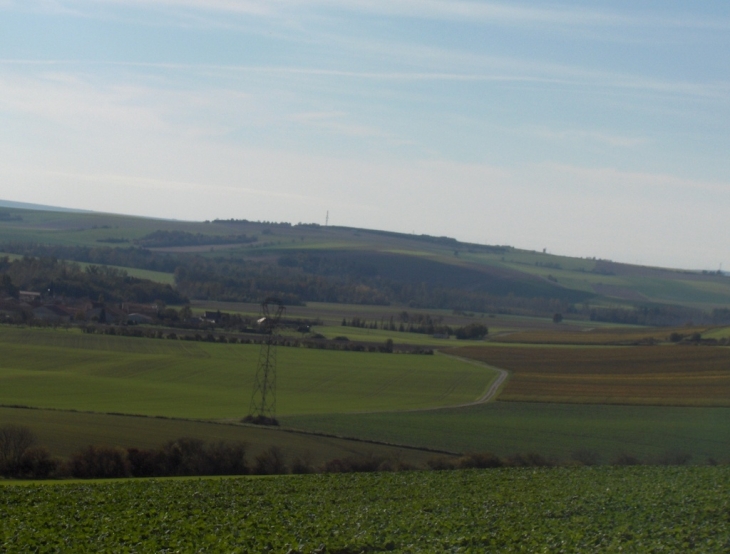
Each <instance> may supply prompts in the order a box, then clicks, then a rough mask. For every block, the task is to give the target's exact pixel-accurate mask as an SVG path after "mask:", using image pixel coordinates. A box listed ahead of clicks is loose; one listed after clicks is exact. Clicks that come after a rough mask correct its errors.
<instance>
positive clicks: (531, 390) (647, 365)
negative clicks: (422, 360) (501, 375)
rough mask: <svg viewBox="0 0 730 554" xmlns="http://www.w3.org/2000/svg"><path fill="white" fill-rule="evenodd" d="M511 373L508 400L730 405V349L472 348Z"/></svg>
mask: <svg viewBox="0 0 730 554" xmlns="http://www.w3.org/2000/svg"><path fill="white" fill-rule="evenodd" d="M448 352H451V353H454V354H457V355H459V356H464V357H468V358H472V359H474V360H479V361H481V362H484V363H487V364H490V365H493V366H496V367H500V368H503V369H507V370H509V371H510V372H511V373H512V375H511V377H510V379H509V381H508V382H507V386H506V387H505V388H504V390H503V392H502V394H501V395H500V397H499V398H500V400H503V401H507V400H510V401H527V402H577V403H594V404H645V405H665V406H730V349H728V348H721V347H698V346H687V345H681V346H679V345H677V346H636V347H596V348H571V347H564V348H562V347H532V348H525V347H499V348H496V347H495V348H484V347H467V348H459V349H453V350H449V351H448Z"/></svg>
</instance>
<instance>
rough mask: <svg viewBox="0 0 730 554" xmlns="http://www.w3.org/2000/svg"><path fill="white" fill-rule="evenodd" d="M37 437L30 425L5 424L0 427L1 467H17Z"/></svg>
mask: <svg viewBox="0 0 730 554" xmlns="http://www.w3.org/2000/svg"><path fill="white" fill-rule="evenodd" d="M35 442H36V437H35V435H34V434H33V431H31V430H30V429H29V428H28V427H24V426H22V425H4V426H2V427H0V468H17V467H18V466H19V465H20V460H21V458H22V457H23V454H25V452H26V450H28V449H29V448H30V447H31V446H33V445H34V444H35Z"/></svg>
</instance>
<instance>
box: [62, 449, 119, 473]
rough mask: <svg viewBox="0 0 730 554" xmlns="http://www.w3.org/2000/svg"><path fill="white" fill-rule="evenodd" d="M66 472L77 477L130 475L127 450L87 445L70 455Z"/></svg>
mask: <svg viewBox="0 0 730 554" xmlns="http://www.w3.org/2000/svg"><path fill="white" fill-rule="evenodd" d="M68 470H69V471H68V473H70V474H71V475H73V476H74V477H77V478H79V479H109V478H113V477H131V476H132V471H131V466H130V463H129V459H128V458H127V451H126V450H123V449H121V448H115V447H108V446H89V447H88V448H86V449H85V450H82V451H80V452H77V453H76V454H74V455H73V456H72V457H71V460H70V461H69V464H68Z"/></svg>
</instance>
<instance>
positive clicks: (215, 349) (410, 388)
mask: <svg viewBox="0 0 730 554" xmlns="http://www.w3.org/2000/svg"><path fill="white" fill-rule="evenodd" d="M0 348H1V349H2V358H1V359H0V404H3V405H6V406H8V405H10V406H12V405H23V406H33V407H42V408H57V409H67V410H69V409H75V410H83V411H93V412H118V413H127V414H142V415H161V416H169V417H181V418H196V419H227V418H241V417H243V416H244V415H246V414H247V413H248V405H249V399H250V394H251V390H252V387H253V379H254V375H255V371H256V364H257V361H258V354H259V347H258V346H256V345H239V344H235V345H232V344H211V343H204V342H189V341H172V340H153V339H136V338H128V337H115V336H100V335H84V334H81V333H79V332H76V331H52V330H38V329H17V328H10V327H2V328H0ZM278 364H279V365H278V367H279V369H278V383H277V387H278V394H277V413H278V414H280V415H293V414H307V413H310V414H311V413H353V412H369V411H382V410H409V409H419V408H421V409H422V408H430V407H438V406H449V405H458V404H463V403H467V402H471V401H474V400H475V399H477V398H478V397H479V396H481V395H482V394H483V393H484V392H485V391H486V389H487V388H488V386H489V384H490V383H491V382H492V380H493V379H494V378H495V376H496V374H495V372H493V371H491V370H489V369H486V368H484V367H480V366H477V365H473V364H471V363H467V362H462V361H458V360H454V359H451V358H446V357H441V356H424V355H406V354H380V353H359V352H339V351H337V352H333V351H325V350H315V349H305V348H283V347H280V348H279V349H278Z"/></svg>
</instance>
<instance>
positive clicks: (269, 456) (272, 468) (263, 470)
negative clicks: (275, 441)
mask: <svg viewBox="0 0 730 554" xmlns="http://www.w3.org/2000/svg"><path fill="white" fill-rule="evenodd" d="M286 469H287V468H286V460H285V458H284V453H283V452H282V451H281V449H280V448H279V447H278V446H271V447H270V448H268V449H267V450H264V451H263V452H262V453H261V454H259V455H258V456H256V460H255V462H254V467H253V472H254V473H255V474H256V475H281V474H283V473H286V472H287V471H286Z"/></svg>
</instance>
